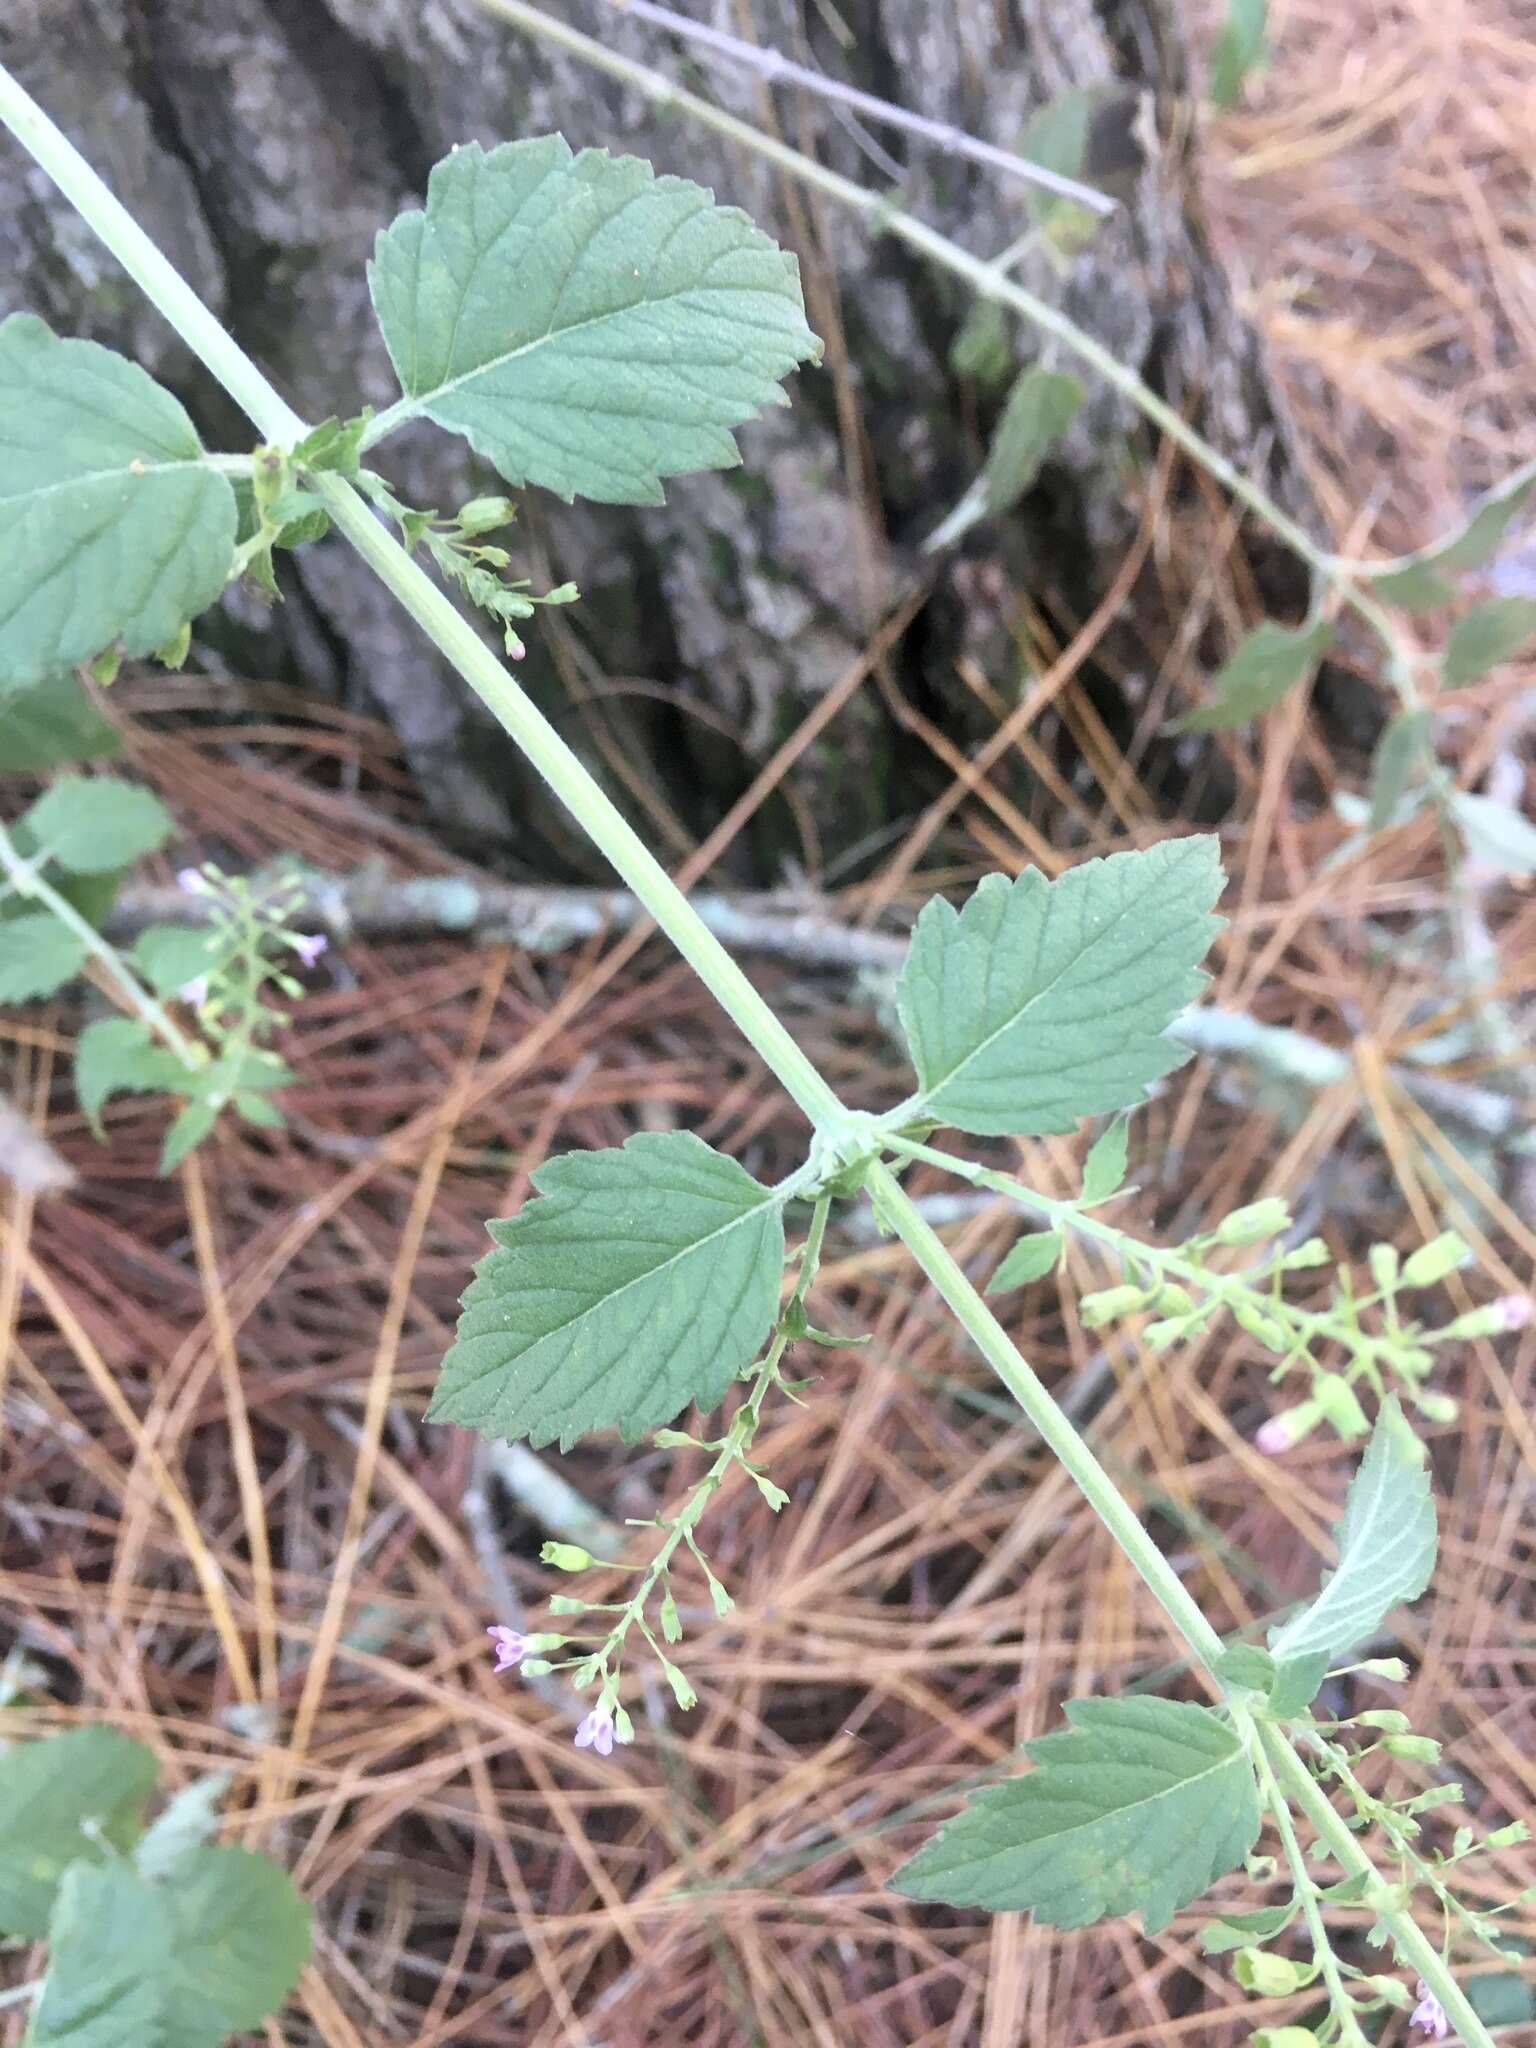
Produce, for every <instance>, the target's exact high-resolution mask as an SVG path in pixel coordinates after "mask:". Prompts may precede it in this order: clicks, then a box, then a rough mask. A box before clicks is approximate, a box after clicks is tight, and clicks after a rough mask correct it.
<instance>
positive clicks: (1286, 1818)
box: [1254, 1747, 1366, 2048]
mask: <svg viewBox="0 0 1536 2048" xmlns="http://www.w3.org/2000/svg"><path fill="white" fill-rule="evenodd" d="M1254 1762H1255V1763H1256V1764H1257V1765H1258V1770H1259V1783H1260V1785H1261V1786H1262V1788H1263V1791H1264V1798H1265V1803H1266V1804H1267V1805H1268V1807H1269V1812H1270V1818H1271V1819H1272V1820H1273V1821H1274V1824H1275V1830H1276V1833H1277V1834H1278V1835H1279V1837H1280V1846H1281V1847H1282V1848H1283V1849H1284V1851H1285V1860H1286V1863H1287V1864H1288V1865H1289V1867H1290V1872H1291V1882H1292V1883H1293V1884H1294V1885H1295V1887H1296V1896H1297V1898H1298V1899H1299V1900H1300V1901H1301V1911H1302V1917H1303V1919H1304V1920H1305V1921H1306V1923H1307V1933H1308V1935H1309V1936H1310V1937H1311V1941H1312V1953H1313V1956H1314V1957H1315V1958H1316V1960H1317V1964H1318V1968H1319V1969H1320V1970H1321V1971H1322V1976H1323V1982H1324V1983H1325V1984H1326V1985H1327V1987H1328V1997H1329V1999H1330V2001H1331V2003H1332V2006H1333V2010H1334V2014H1335V2016H1336V2017H1337V2019H1338V2021H1339V2025H1340V2027H1341V2028H1342V2029H1343V2032H1342V2033H1341V2035H1340V2039H1341V2040H1342V2041H1343V2042H1344V2043H1345V2044H1346V2048H1366V2042H1365V2036H1364V2034H1362V2033H1361V2031H1360V2022H1359V2020H1358V2019H1357V2018H1356V2017H1355V2002H1354V2000H1353V1999H1352V1998H1351V1997H1350V1995H1349V1992H1348V1990H1347V1989H1346V1988H1345V1984H1344V1979H1343V1976H1342V1975H1341V1973H1340V1970H1339V1959H1338V1957H1337V1956H1336V1955H1335V1954H1334V1952H1333V1943H1332V1942H1331V1941H1330V1940H1329V1939H1328V1929H1327V1928H1326V1926H1324V1924H1323V1915H1322V1911H1321V1909H1320V1908H1319V1906H1318V1903H1317V1885H1316V1883H1315V1882H1314V1880H1313V1877H1312V1873H1311V1872H1310V1871H1309V1870H1308V1869H1307V1860H1306V1858H1305V1857H1304V1856H1303V1855H1302V1853H1301V1844H1300V1842H1299V1841H1298V1840H1297V1839H1296V1823H1295V1822H1294V1821H1293V1820H1292V1819H1291V1809H1290V1807H1289V1805H1288V1804H1287V1803H1286V1797H1285V1794H1284V1792H1283V1791H1282V1790H1281V1789H1280V1781H1279V1779H1278V1778H1277V1777H1276V1776H1275V1774H1274V1771H1273V1770H1272V1769H1271V1768H1270V1763H1269V1759H1268V1757H1267V1756H1266V1755H1265V1754H1264V1751H1263V1749H1262V1747H1260V1748H1258V1749H1257V1750H1256V1752H1255V1754H1254Z"/></svg>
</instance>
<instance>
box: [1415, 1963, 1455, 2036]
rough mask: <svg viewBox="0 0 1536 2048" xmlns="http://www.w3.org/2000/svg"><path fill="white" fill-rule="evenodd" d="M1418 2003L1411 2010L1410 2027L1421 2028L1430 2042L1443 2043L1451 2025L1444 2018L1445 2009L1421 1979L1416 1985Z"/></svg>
mask: <svg viewBox="0 0 1536 2048" xmlns="http://www.w3.org/2000/svg"><path fill="white" fill-rule="evenodd" d="M1418 1991H1419V2002H1418V2004H1417V2005H1416V2006H1415V2007H1414V2008H1413V2016H1412V2018H1411V2019H1410V2020H1409V2022H1408V2024H1409V2026H1410V2027H1422V2028H1423V2029H1424V2031H1425V2033H1426V2034H1428V2035H1429V2037H1430V2038H1431V2040H1434V2041H1443V2040H1444V2039H1445V2037H1446V2035H1447V2034H1449V2032H1450V2031H1451V2023H1450V2021H1449V2020H1448V2019H1447V2018H1446V2016H1445V2007H1444V2006H1443V2005H1442V2004H1441V2003H1440V2001H1439V1999H1438V1998H1436V1996H1435V1994H1434V1993H1433V1992H1432V1991H1431V1990H1430V1988H1429V1986H1428V1985H1427V1984H1426V1983H1425V1982H1424V1979H1423V1978H1422V1977H1421V1978H1420V1979H1419V1984H1418Z"/></svg>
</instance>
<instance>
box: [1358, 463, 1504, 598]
mask: <svg viewBox="0 0 1536 2048" xmlns="http://www.w3.org/2000/svg"><path fill="white" fill-rule="evenodd" d="M1533 491H1536V463H1528V464H1527V465H1526V466H1525V468H1523V469H1518V470H1516V471H1515V472H1514V474H1513V475H1512V476H1507V477H1506V478H1505V479H1504V481H1503V482H1502V483H1501V484H1495V485H1494V487H1493V489H1492V490H1491V491H1489V492H1487V493H1486V495H1485V496H1484V497H1483V498H1482V499H1481V500H1480V501H1479V502H1478V504H1477V506H1476V507H1475V508H1474V510H1473V512H1472V516H1471V517H1470V518H1469V519H1468V521H1467V523H1466V525H1465V526H1463V527H1462V529H1461V530H1460V532H1459V533H1456V534H1453V535H1452V536H1451V538H1450V539H1449V540H1448V541H1446V542H1445V543H1444V544H1443V545H1440V546H1436V547H1429V548H1425V549H1423V550H1422V551H1421V552H1420V553H1419V554H1416V555H1411V556H1409V557H1407V559H1406V560H1404V561H1403V562H1402V564H1401V565H1400V566H1399V567H1398V568H1395V569H1391V570H1388V571H1387V572H1386V573H1385V574H1384V575H1380V576H1373V577H1372V578H1371V584H1370V587H1371V589H1372V591H1373V592H1374V593H1375V595H1376V596H1377V597H1384V598H1385V599H1386V600H1387V602H1388V604H1395V605H1398V606H1400V607H1401V608H1402V609H1403V610H1404V611H1410V612H1417V611H1434V610H1436V609H1437V608H1438V607H1439V606H1440V605H1443V604H1449V603H1450V601H1451V600H1452V599H1453V598H1454V597H1455V595H1456V586H1455V585H1454V584H1453V583H1451V582H1449V581H1448V580H1447V572H1450V573H1452V574H1454V573H1455V572H1456V571H1458V570H1462V569H1480V568H1481V567H1482V566H1483V564H1484V562H1486V561H1487V560H1488V558H1489V556H1490V555H1492V554H1493V553H1494V551H1495V550H1496V548H1497V547H1498V545H1499V542H1500V541H1501V540H1502V539H1503V538H1504V535H1505V533H1506V531H1507V530H1508V528H1509V526H1510V525H1511V523H1512V522H1513V521H1514V520H1515V519H1516V518H1518V516H1519V514H1520V512H1521V510H1522V509H1523V507H1524V505H1525V503H1526V500H1527V499H1528V498H1529V497H1530V496H1531V494H1532V492H1533Z"/></svg>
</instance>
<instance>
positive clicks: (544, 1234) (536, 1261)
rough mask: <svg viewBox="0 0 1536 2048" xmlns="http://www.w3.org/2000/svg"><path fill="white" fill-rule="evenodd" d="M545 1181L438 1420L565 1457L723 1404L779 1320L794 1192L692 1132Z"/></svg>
mask: <svg viewBox="0 0 1536 2048" xmlns="http://www.w3.org/2000/svg"><path fill="white" fill-rule="evenodd" d="M533 1184H534V1186H535V1187H536V1188H537V1189H538V1190H539V1195H540V1199H539V1200H538V1201H535V1202H530V1203H528V1204H527V1206H526V1207H525V1208H524V1209H523V1210H522V1212H521V1213H520V1214H519V1215H517V1216H515V1217H513V1218H512V1220H511V1221H510V1222H505V1223H502V1222H498V1223H492V1224H490V1225H489V1226H488V1228H489V1230H490V1234H491V1236H492V1237H493V1238H494V1239H495V1241H496V1245H497V1249H496V1250H495V1251H493V1252H490V1253H488V1254H487V1256H486V1257H485V1258H483V1259H482V1260H481V1261H480V1264H479V1265H478V1266H477V1267H476V1269H475V1278H474V1281H473V1282H472V1283H471V1285H470V1287H469V1289H468V1291H467V1292H466V1293H465V1295H464V1312H463V1314H462V1315H461V1316H460V1318H459V1327H458V1338H457V1342H456V1343H455V1344H454V1346H453V1349H452V1350H451V1351H450V1352H449V1353H448V1356H447V1357H446V1358H445V1359H444V1360H443V1369H442V1376H441V1378H440V1379H439V1381H438V1385H437V1392H436V1393H435V1394H434V1396H433V1399H432V1405H431V1407H430V1408H429V1409H428V1411H427V1412H428V1415H429V1417H430V1418H431V1419H432V1420H433V1421H437V1422H459V1423H463V1424H465V1425H466V1426H467V1427H469V1428H471V1429H478V1430H479V1431H480V1432H481V1434H482V1435H484V1436H487V1437H491V1438H493V1439H494V1438H505V1439H507V1440H508V1441H512V1440H514V1439H516V1438H518V1437H524V1436H526V1437H528V1438H529V1439H530V1441H532V1442H533V1443H535V1444H547V1443H549V1442H551V1441H552V1440H553V1439H554V1438H556V1437H558V1438H559V1439H560V1443H561V1447H562V1449H565V1448H568V1447H569V1446H570V1445H571V1444H573V1443H574V1442H575V1441H576V1439H577V1438H578V1437H580V1436H583V1435H585V1434H586V1432H587V1431H588V1430H593V1429H619V1430H622V1431H623V1433H624V1436H625V1438H626V1439H627V1440H628V1441H629V1442H630V1443H634V1442H635V1441H636V1440H637V1439H638V1438H639V1437H641V1436H642V1435H643V1434H644V1433H645V1432H646V1431H647V1430H651V1429H656V1428H658V1427H660V1426H661V1425H662V1424H664V1423H668V1422H670V1421H671V1420H672V1419H673V1417H674V1416H675V1415H677V1414H679V1413H680V1412H681V1411H682V1410H683V1409H684V1408H686V1407H687V1406H688V1405H689V1403H690V1402H696V1403H697V1404H698V1405H699V1406H700V1407H701V1408H712V1407H714V1406H715V1405H716V1404H717V1403H718V1402H719V1401H720V1400H721V1399H722V1397H723V1396H724V1394H725V1391H726V1389H727V1387H729V1385H730V1384H731V1381H732V1380H733V1379H734V1378H735V1376H736V1374H737V1373H739V1372H740V1371H741V1369H742V1368H743V1366H745V1365H747V1364H748V1363H749V1362H750V1360H751V1359H752V1357H753V1355H754V1353H755V1352H756V1351H757V1349H758V1347H759V1345H760V1344H761V1343H762V1341H763V1339H764V1338H765V1337H766V1336H767V1334H768V1331H769V1329H770V1327H771V1326H772V1323H773V1320H774V1317H775V1316H776V1314H777V1312H778V1305H779V1288H780V1280H781V1276H782V1271H783V1263H784V1222H783V1207H784V1205H783V1198H782V1197H781V1196H779V1195H777V1194H775V1193H774V1192H773V1191H772V1190H771V1189H769V1188H765V1187H761V1186H759V1184H758V1183H757V1182H756V1181H755V1180H754V1179H753V1178H752V1176H751V1175H750V1174H749V1173H747V1172H746V1171H745V1170H744V1169H743V1168H742V1167H740V1166H738V1165H737V1164H736V1162H735V1161H734V1160H732V1159H727V1158H724V1157H723V1156H722V1155H721V1154H720V1153H718V1152H713V1151H711V1150H710V1148H709V1146H708V1145H706V1144H704V1143H703V1142H702V1141H701V1140H700V1139H698V1138H696V1137H694V1136H693V1135H692V1134H691V1133H689V1132H685V1131H670V1132H666V1133H649V1132H643V1133H641V1134H640V1135H639V1136H637V1137H633V1138H631V1139H630V1140H629V1141H628V1143H627V1144H626V1145H625V1146H624V1147H623V1148H622V1150H618V1151H604V1152H572V1153H567V1154H566V1155H565V1156H564V1157H562V1158H559V1159H551V1160H549V1161H548V1162H547V1163H546V1164H545V1165H543V1166H541V1167H540V1168H539V1169H538V1171H537V1172H536V1173H535V1174H534V1176H533Z"/></svg>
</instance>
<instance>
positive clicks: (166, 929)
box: [131, 924, 229, 996]
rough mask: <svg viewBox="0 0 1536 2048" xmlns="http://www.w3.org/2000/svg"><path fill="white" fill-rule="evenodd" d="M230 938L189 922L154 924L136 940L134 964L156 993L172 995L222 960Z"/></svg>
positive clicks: (148, 926) (158, 994) (134, 944)
mask: <svg viewBox="0 0 1536 2048" xmlns="http://www.w3.org/2000/svg"><path fill="white" fill-rule="evenodd" d="M228 946H229V941H228V940H221V939H220V937H219V935H218V934H217V933H216V932H212V931H209V930H207V929H206V928H199V927H198V926H197V925H186V924H152V925H146V926H145V928H144V930H143V931H141V932H140V933H139V936H138V937H137V938H136V939H135V940H134V942H133V953H132V956H131V957H132V960H133V964H134V966H135V967H137V969H138V970H139V972H140V974H142V975H143V977H144V979H145V980H146V981H147V982H148V983H149V985H150V987H151V988H152V989H153V990H154V992H155V994H156V995H157V996H173V995H175V994H176V992H177V990H178V989H183V988H185V987H186V985H187V983H188V982H189V981H196V980H197V979H198V977H199V976H200V975H204V974H207V973H208V971H209V970H210V968H212V967H214V966H216V965H218V964H220V963H221V962H222V960H223V959H224V957H225V955H226V953H227V951H228Z"/></svg>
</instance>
